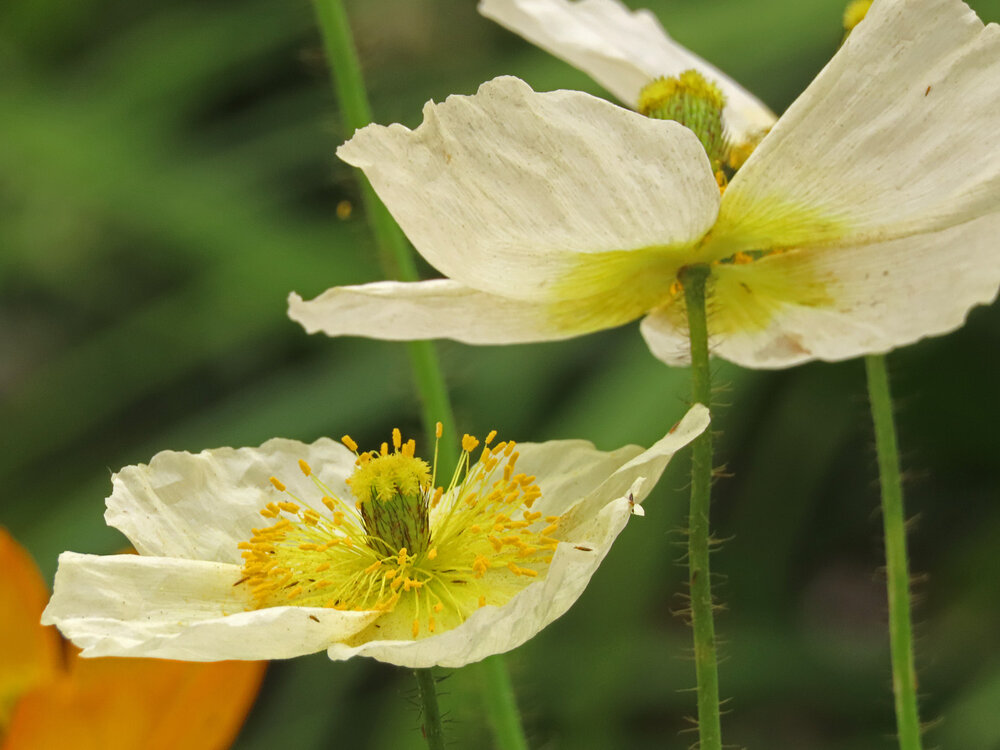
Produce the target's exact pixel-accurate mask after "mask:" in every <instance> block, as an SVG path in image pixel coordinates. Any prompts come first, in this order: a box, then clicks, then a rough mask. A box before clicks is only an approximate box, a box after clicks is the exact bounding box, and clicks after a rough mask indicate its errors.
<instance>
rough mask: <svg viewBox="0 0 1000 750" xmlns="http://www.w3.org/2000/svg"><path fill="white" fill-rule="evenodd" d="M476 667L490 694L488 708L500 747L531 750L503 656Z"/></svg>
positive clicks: (513, 749)
mask: <svg viewBox="0 0 1000 750" xmlns="http://www.w3.org/2000/svg"><path fill="white" fill-rule="evenodd" d="M476 668H477V669H478V670H479V674H480V682H481V683H482V685H483V688H484V689H485V691H486V696H487V701H486V705H487V709H488V711H489V718H490V725H491V726H492V728H493V736H494V739H496V743H497V747H498V748H500V750H528V742H527V740H525V737H524V730H523V729H522V728H521V714H520V712H519V711H518V710H517V699H516V698H515V696H514V688H513V686H512V685H511V682H510V674H509V673H508V672H507V665H506V664H504V661H503V657H502V656H500V655H499V654H497V655H495V656H490V657H487V658H486V659H483V660H482V661H481V662H479V664H477V665H476Z"/></svg>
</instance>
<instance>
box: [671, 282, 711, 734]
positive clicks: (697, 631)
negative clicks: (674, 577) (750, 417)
mask: <svg viewBox="0 0 1000 750" xmlns="http://www.w3.org/2000/svg"><path fill="white" fill-rule="evenodd" d="M708 276H709V268H708V266H702V265H695V266H688V267H686V268H684V269H682V271H681V273H680V275H679V278H680V281H681V283H682V284H683V285H684V298H685V302H686V303H687V317H688V328H689V330H690V334H691V394H692V397H693V401H694V402H695V403H700V404H704V405H705V406H706V407H708V408H709V409H711V402H712V375H711V370H710V369H709V364H708V320H707V314H706V311H705V283H706V281H707V280H708ZM711 493H712V430H711V429H707V430H705V431H704V432H703V433H702V434H701V435H699V436H698V437H697V438H696V439H695V441H694V442H693V443H692V444H691V510H690V515H689V516H688V575H689V578H688V580H689V584H690V596H691V628H692V630H693V631H694V661H695V672H696V675H697V679H698V736H699V744H698V747H699V749H700V750H721V749H722V723H721V719H720V717H719V666H718V657H717V655H716V648H715V622H714V620H713V609H714V605H713V601H712V581H711V572H710V565H709V556H710V553H711V536H710V532H709V524H708V517H709V505H710V502H711Z"/></svg>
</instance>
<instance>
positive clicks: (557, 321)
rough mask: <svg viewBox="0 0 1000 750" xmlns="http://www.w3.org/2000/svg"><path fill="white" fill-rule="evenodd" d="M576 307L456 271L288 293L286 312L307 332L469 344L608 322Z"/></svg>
mask: <svg viewBox="0 0 1000 750" xmlns="http://www.w3.org/2000/svg"><path fill="white" fill-rule="evenodd" d="M574 307H575V305H574V304H572V303H570V304H560V303H559V302H553V303H532V302H527V301H524V300H515V299H510V298H507V297H499V296H497V295H493V294H486V293H485V292H480V291H477V290H475V289H472V288H471V287H467V286H465V285H464V284H461V283H459V282H457V281H452V280H451V279H434V280H431V281H419V282H400V281H380V282H375V283H373V284H364V285H362V286H341V287H334V288H332V289H328V290H327V291H325V292H323V294H321V295H320V296H318V297H316V298H315V299H312V300H309V301H305V300H303V299H302V298H301V297H300V296H299V295H297V294H295V293H294V292H293V293H292V294H291V295H289V297H288V316H289V317H290V318H291V319H292V320H295V321H297V322H298V323H301V324H302V326H303V327H304V328H305V329H306V331H308V332H309V333H316V332H317V331H322V332H323V333H325V334H327V335H328V336H366V337H368V338H376V339H387V340H390V341H409V340H414V339H432V338H447V339H454V340H455V341H463V342H465V343H467V344H514V343H518V342H526V341H551V340H556V339H563V338H568V337H570V336H576V335H578V334H581V333H588V332H590V331H591V330H594V329H595V327H596V328H602V327H604V326H603V325H600V324H598V325H596V326H595V325H589V326H588V325H587V323H588V322H595V321H594V319H593V317H587V316H585V315H575V314H573V313H574V309H573V308H574ZM602 322H603V321H602ZM621 322H624V321H621Z"/></svg>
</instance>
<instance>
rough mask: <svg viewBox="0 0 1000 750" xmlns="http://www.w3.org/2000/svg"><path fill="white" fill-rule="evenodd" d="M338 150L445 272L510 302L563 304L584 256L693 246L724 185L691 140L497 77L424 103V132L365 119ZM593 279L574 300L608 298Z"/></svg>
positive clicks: (582, 98)
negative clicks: (464, 91)
mask: <svg viewBox="0 0 1000 750" xmlns="http://www.w3.org/2000/svg"><path fill="white" fill-rule="evenodd" d="M337 155H338V156H340V158H342V159H343V160H344V161H346V162H348V163H349V164H353V165H354V166H356V167H360V168H361V169H362V170H364V172H365V174H366V175H367V176H368V179H369V180H370V181H371V183H372V185H373V186H374V188H375V190H376V192H377V193H378V194H379V197H380V198H381V199H382V200H383V202H384V203H385V204H386V206H387V207H388V209H389V211H390V212H391V213H392V215H393V216H394V217H395V219H396V221H397V222H399V225H400V226H401V227H402V228H403V231H404V232H405V233H406V235H407V237H409V239H410V241H411V242H412V243H413V244H414V246H415V247H416V248H417V250H418V251H419V252H420V254H421V255H423V256H424V257H425V258H426V259H427V260H428V261H429V262H430V263H431V264H432V265H433V266H435V267H436V268H437V269H438V270H439V271H441V272H442V273H443V274H444V275H446V276H448V277H450V278H453V279H455V280H456V281H460V282H462V283H463V284H466V285H468V286H470V287H472V288H475V289H479V290H481V291H484V292H488V293H491V294H496V295H499V296H503V297H510V298H514V299H526V300H535V301H546V300H548V301H551V300H556V299H563V298H565V297H566V296H567V294H568V292H567V288H566V286H565V283H564V282H565V280H566V277H567V275H572V273H573V272H574V271H576V270H578V269H579V267H580V266H581V263H582V261H583V260H585V257H584V256H586V255H592V254H595V253H606V252H616V251H631V250H637V249H643V248H653V247H688V246H690V245H691V244H693V243H694V242H695V241H697V240H698V239H700V238H701V237H702V236H703V235H704V234H705V232H707V231H708V229H709V228H710V227H711V226H712V224H713V222H714V220H715V217H716V214H717V212H718V205H719V191H718V187H717V185H716V182H715V178H714V177H713V176H712V171H711V168H710V166H709V162H708V157H707V156H706V155H705V151H704V149H703V148H702V147H701V144H700V143H699V142H698V139H697V138H696V137H695V136H694V134H693V133H692V132H691V131H690V130H688V129H687V128H685V127H683V126H682V125H679V124H677V123H674V122H667V121H662V120H652V119H649V118H646V117H642V116H640V115H638V114H636V113H634V112H629V111H628V110H625V109H622V108H620V107H616V106H615V105H613V104H610V103H609V102H606V101H604V100H603V99H598V98H597V97H593V96H590V95H589V94H583V93H580V92H578V91H553V92H548V93H536V92H534V91H532V90H531V87H530V86H528V84H526V83H524V82H523V81H521V80H519V79H517V78H512V77H509V76H508V77H501V78H497V79H495V80H493V81H489V82H487V83H484V84H483V85H482V86H480V87H479V91H478V92H477V93H476V94H475V95H474V96H450V97H448V99H447V100H446V101H445V102H443V103H441V104H435V103H433V102H429V103H428V104H427V105H426V106H425V107H424V121H423V124H421V125H420V127H418V128H417V129H416V130H409V129H408V128H405V127H403V126H402V125H398V124H397V125H390V126H388V127H386V126H382V125H369V126H367V127H365V128H362V129H361V130H359V131H357V132H356V133H355V134H354V137H353V138H352V139H351V140H350V141H348V142H347V143H345V144H343V145H342V146H341V147H340V148H339V149H338V150H337ZM619 281H620V279H619V278H616V277H614V276H613V275H608V274H600V273H594V274H589V276H588V279H587V283H585V284H579V283H578V284H576V285H574V286H573V289H572V291H573V294H574V295H575V296H576V297H586V296H590V295H594V294H597V293H599V292H605V291H608V290H614V289H616V288H617V287H618V284H619Z"/></svg>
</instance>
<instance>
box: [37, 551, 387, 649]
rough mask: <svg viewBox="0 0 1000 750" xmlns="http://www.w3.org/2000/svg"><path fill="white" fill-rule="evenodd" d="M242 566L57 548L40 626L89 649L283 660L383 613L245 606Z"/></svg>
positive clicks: (324, 644) (326, 642)
mask: <svg viewBox="0 0 1000 750" xmlns="http://www.w3.org/2000/svg"><path fill="white" fill-rule="evenodd" d="M239 577H240V568H239V566H237V565H227V564H223V563H212V562H202V561H197V560H178V559H172V558H161V557H141V556H138V555H111V556H102V555H81V554H77V553H75V552H64V553H63V554H62V555H60V556H59V568H58V570H57V571H56V579H55V588H54V592H53V594H52V599H51V600H50V602H49V604H48V606H47V607H46V609H45V612H44V613H43V614H42V624H44V625H55V626H57V627H58V628H59V630H60V631H61V632H62V634H63V635H64V636H66V637H67V638H68V639H70V640H71V641H73V643H75V644H76V645H77V646H80V647H81V648H83V654H82V655H83V656H87V657H91V656H135V657H155V658H160V659H181V660H184V661H220V660H225V659H248V660H256V659H287V658H291V657H293V656H301V655H303V654H311V653H315V652H316V651H322V650H323V649H325V648H327V647H329V645H330V644H331V643H333V642H336V641H340V640H343V639H345V638H348V637H350V636H352V635H354V634H355V633H357V632H359V631H361V630H363V629H364V628H365V627H367V626H368V625H369V624H370V623H371V622H373V621H374V620H375V619H377V618H378V617H379V615H380V614H381V613H380V612H342V611H338V610H332V609H326V608H316V607H272V608H268V609H258V610H252V611H245V607H246V602H245V600H244V599H243V598H242V596H241V595H240V592H241V589H240V588H234V584H235V583H236V582H237V581H238V580H239Z"/></svg>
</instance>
